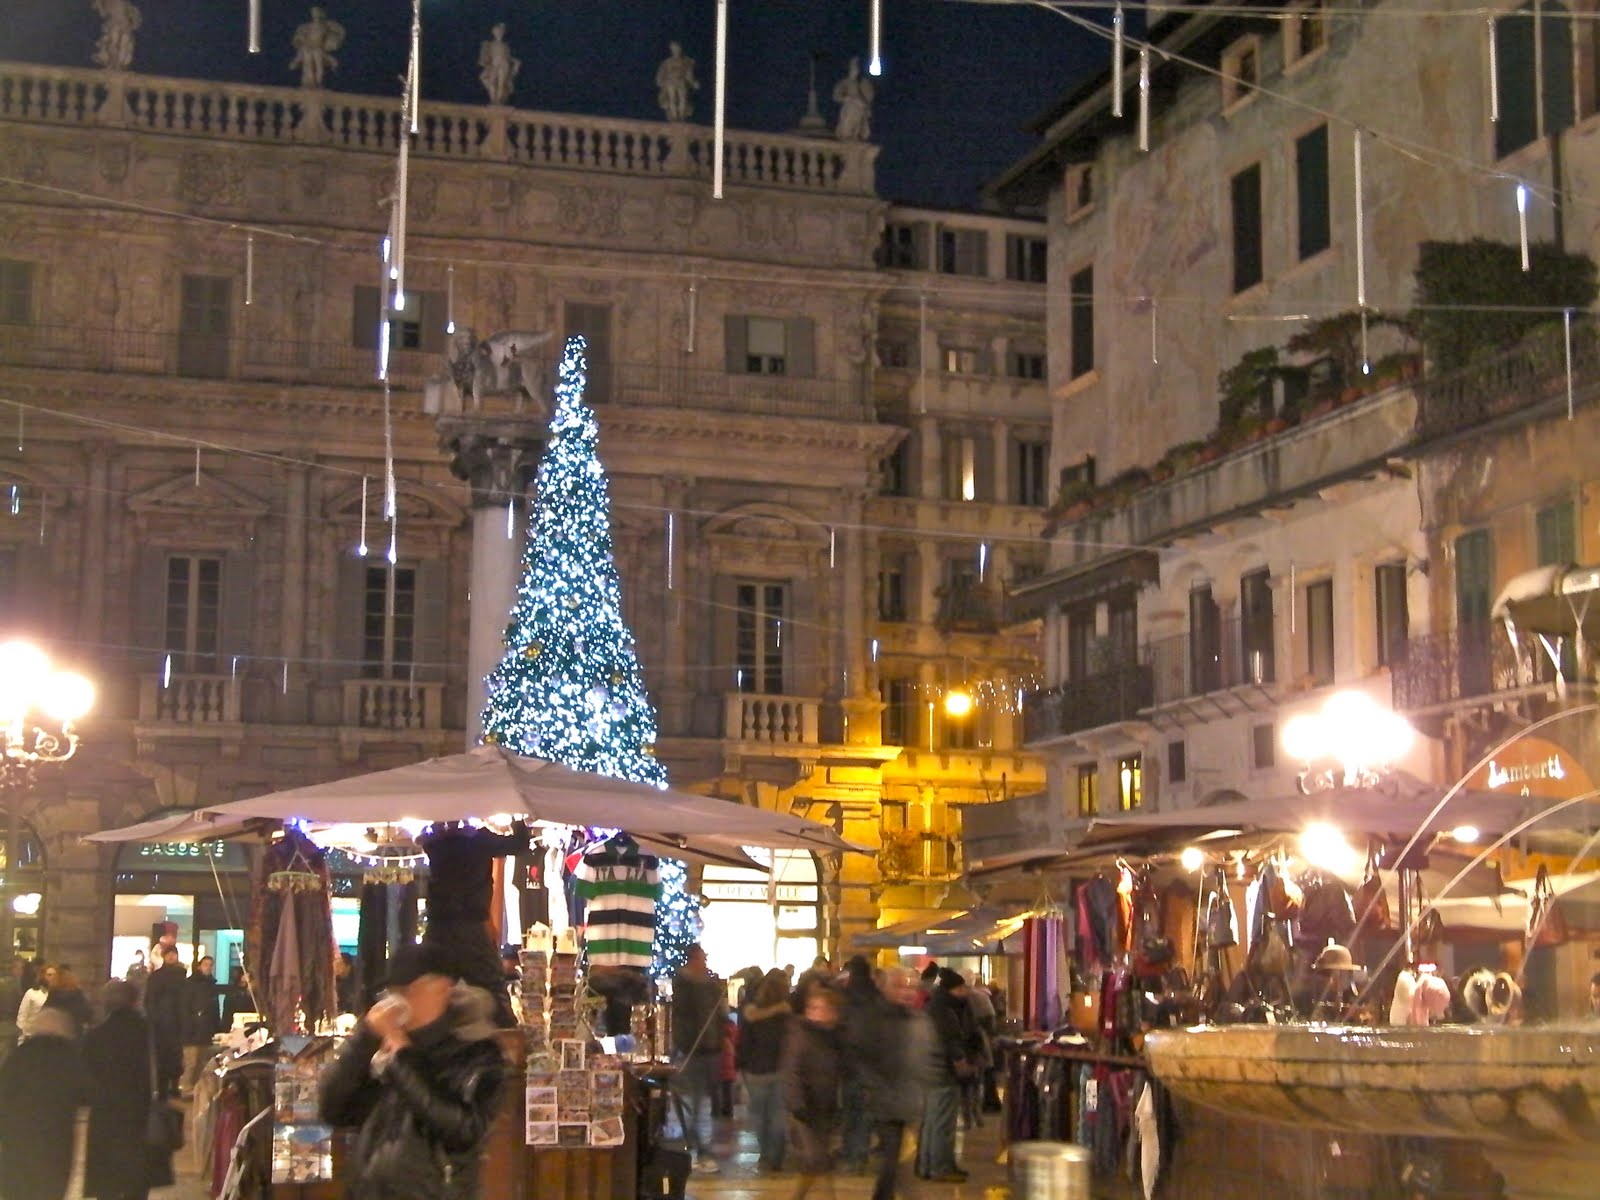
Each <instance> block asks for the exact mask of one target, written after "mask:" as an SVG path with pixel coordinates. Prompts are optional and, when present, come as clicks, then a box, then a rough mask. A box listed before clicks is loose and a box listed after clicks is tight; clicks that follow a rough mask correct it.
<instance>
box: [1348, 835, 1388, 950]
mask: <svg viewBox="0 0 1600 1200" xmlns="http://www.w3.org/2000/svg"><path fill="white" fill-rule="evenodd" d="M1354 908H1355V915H1356V927H1355V932H1354V933H1352V934H1351V935H1350V936H1351V938H1352V939H1355V938H1358V937H1363V936H1365V935H1366V934H1369V933H1388V932H1390V931H1391V930H1393V929H1394V916H1393V914H1392V913H1391V912H1390V911H1389V893H1388V892H1386V891H1384V889H1383V876H1382V875H1380V874H1379V873H1378V856H1377V854H1376V853H1375V852H1374V851H1373V849H1372V848H1371V847H1368V849H1367V870H1366V873H1365V874H1364V875H1363V876H1362V877H1361V886H1360V887H1358V888H1356V898H1355V905H1354Z"/></svg>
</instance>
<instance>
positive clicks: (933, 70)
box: [0, 0, 1107, 208]
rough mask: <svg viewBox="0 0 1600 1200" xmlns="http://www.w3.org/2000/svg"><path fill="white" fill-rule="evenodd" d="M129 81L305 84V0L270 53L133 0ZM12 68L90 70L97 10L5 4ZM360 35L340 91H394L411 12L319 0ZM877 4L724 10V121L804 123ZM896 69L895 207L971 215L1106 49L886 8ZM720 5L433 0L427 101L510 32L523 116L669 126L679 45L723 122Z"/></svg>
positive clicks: (273, 34)
mask: <svg viewBox="0 0 1600 1200" xmlns="http://www.w3.org/2000/svg"><path fill="white" fill-rule="evenodd" d="M137 2H138V3H139V7H140V9H141V10H142V12H143V14H144V27H143V28H142V29H141V30H140V31H139V34H138V41H137V47H138V48H137V50H136V52H135V55H134V61H133V67H134V70H135V71H139V72H143V73H146V74H152V75H172V76H180V77H187V78H211V79H227V80H237V81H247V82H254V83H263V84H280V85H295V84H298V82H299V76H298V73H295V72H291V71H289V69H288V63H289V59H290V58H291V57H292V55H293V51H292V50H291V48H290V39H291V37H292V36H293V32H294V28H295V26H296V25H298V24H299V23H300V22H302V21H303V20H305V18H306V15H307V14H308V13H309V11H310V8H311V5H310V2H309V0H262V10H263V21H262V46H263V52H262V53H261V54H260V55H258V56H251V55H250V54H248V53H247V52H246V47H245V40H246V12H247V7H248V6H247V2H246V0H137ZM0 5H3V7H4V10H5V13H4V18H3V19H0V58H4V59H9V60H22V61H32V62H50V63H60V64H63V65H70V66H83V67H88V66H91V65H92V62H91V59H90V52H91V50H92V49H93V47H94V42H95V38H96V36H97V34H98V31H99V25H100V23H99V19H98V18H97V17H96V16H95V15H94V13H93V12H92V11H91V8H90V4H89V0H0ZM323 7H324V8H326V9H327V11H328V15H329V16H330V17H332V18H333V19H334V20H336V21H339V22H340V23H342V24H343V25H344V26H345V28H346V30H347V31H348V38H347V40H346V42H345V45H344V48H343V49H342V50H340V51H339V52H338V54H337V57H338V59H339V69H338V70H337V71H336V72H334V73H333V75H332V76H331V78H330V86H331V88H333V89H335V90H340V91H354V92H365V93H369V94H380V95H381V94H395V95H398V91H399V84H398V80H397V77H398V76H399V75H400V74H401V73H402V72H403V71H404V69H405V53H406V31H407V29H408V28H409V26H410V8H411V6H410V4H409V3H407V0H324V4H323ZM868 7H869V6H868V0H730V5H729V13H730V17H729V35H728V64H729V65H728V73H729V79H728V124H729V125H730V127H734V128H743V129H755V130H769V131H776V130H785V129H792V128H793V127H794V125H795V124H796V123H797V122H798V120H799V118H800V117H801V115H802V114H803V113H804V111H805V99H806V74H807V57H808V55H809V54H810V53H812V52H815V53H817V54H818V55H820V66H819V70H818V81H817V82H818V91H819V93H820V94H821V96H822V99H823V113H824V115H825V116H827V117H828V118H829V120H830V122H831V119H832V115H833V109H832V105H831V104H830V103H829V101H828V96H829V94H830V93H831V91H832V88H833V84H834V82H835V81H836V80H837V79H838V78H839V77H840V76H841V75H843V74H844V69H845V65H846V63H847V62H848V60H849V58H850V56H851V55H855V54H859V55H860V56H861V57H862V63H863V67H865V63H866V57H867V19H868V18H867V14H868ZM883 7H884V59H885V73H884V76H883V77H882V78H881V79H880V80H878V81H877V82H878V88H879V91H878V100H877V104H876V107H875V110H874V113H873V131H872V132H873V140H874V141H875V142H877V143H878V144H879V145H880V146H882V147H883V152H882V155H881V157H880V158H879V160H878V163H879V175H878V179H879V191H880V192H881V193H882V194H883V195H884V196H885V197H886V198H888V199H891V200H896V201H900V202H904V203H912V204H926V205H931V206H936V207H948V208H968V207H973V206H974V205H975V204H976V203H977V199H978V188H979V186H980V185H981V184H982V183H983V182H984V181H985V180H987V179H990V178H992V177H994V176H995V175H997V174H998V173H999V172H1000V171H1001V170H1003V169H1004V168H1005V167H1006V166H1008V165H1009V164H1010V163H1012V162H1013V161H1014V160H1015V159H1017V158H1018V157H1020V156H1021V155H1023V154H1025V153H1027V151H1028V150H1029V149H1030V148H1031V146H1032V145H1033V144H1034V139H1033V138H1032V137H1030V136H1029V135H1028V134H1025V133H1024V132H1022V126H1023V124H1024V123H1025V122H1026V121H1027V120H1028V119H1029V118H1030V117H1033V116H1034V115H1036V114H1037V113H1039V112H1040V111H1042V110H1043V109H1045V108H1046V107H1048V106H1049V105H1050V104H1051V103H1052V102H1053V101H1054V100H1056V99H1058V98H1059V97H1060V96H1061V95H1062V94H1063V93H1064V92H1066V91H1067V90H1068V89H1069V88H1071V87H1073V86H1075V84H1076V83H1077V82H1078V81H1079V80H1080V79H1081V78H1082V77H1083V74H1084V72H1086V71H1091V70H1094V69H1095V68H1096V67H1097V66H1099V65H1100V64H1101V63H1102V62H1103V61H1104V60H1105V57H1106V54H1107V47H1106V45H1105V44H1104V43H1103V42H1100V41H1099V40H1097V39H1095V38H1093V37H1092V36H1089V35H1086V34H1084V33H1082V32H1080V31H1079V30H1077V29H1075V28H1074V27H1073V26H1072V25H1071V24H1069V23H1068V22H1067V21H1065V20H1063V19H1062V18H1061V17H1059V16H1057V15H1055V14H1053V13H1050V12H1046V11H1044V10H1042V9H1039V8H1034V7H1028V6H1021V5H995V4H965V3H953V2H950V0H884V6H883ZM714 13H715V6H714V4H713V0H424V2H423V82H422V94H423V101H424V103H426V102H427V101H428V100H429V99H433V100H449V101H456V102H466V103H483V102H484V94H483V89H482V87H481V86H480V85H479V83H478V77H477V76H478V70H477V60H478V44H479V42H481V41H482V40H484V39H485V38H486V37H488V34H489V27H490V26H491V25H492V24H493V23H494V22H496V21H504V22H506V24H507V26H508V27H509V32H508V34H507V40H508V41H509V42H510V43H511V45H512V48H513V51H514V53H515V54H516V55H517V57H518V58H520V59H521V60H522V71H521V73H520V74H519V75H518V76H517V84H516V91H515V92H514V93H513V95H512V99H511V102H512V104H513V105H515V106H517V107H520V108H528V109H540V110H546V111H556V112H581V113H590V114H594V115H601V116H614V117H629V118H648V119H657V118H659V117H660V115H661V113H660V109H659V108H658V107H657V106H656V95H655V85H654V79H655V69H656V65H657V63H659V62H660V60H661V59H662V58H664V57H665V56H666V50H667V42H668V41H669V40H672V39H676V40H677V41H679V42H681V43H682V44H683V47H684V51H685V53H687V54H689V55H690V56H691V57H692V58H694V59H695V60H696V63H697V74H698V76H699V79H700V82H701V90H700V92H699V93H697V95H696V106H695V119H696V120H697V121H701V122H703V123H705V124H707V125H709V124H710V123H711V86H712V77H713V74H714V71H713V67H712V58H713V56H712V44H713V28H714Z"/></svg>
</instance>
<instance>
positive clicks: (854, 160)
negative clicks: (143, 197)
mask: <svg viewBox="0 0 1600 1200" xmlns="http://www.w3.org/2000/svg"><path fill="white" fill-rule="evenodd" d="M0 120H9V121H29V122H36V123H44V124H51V125H68V126H75V127H79V128H97V129H120V130H135V131H141V132H149V133H158V134H165V135H168V136H173V137H185V138H196V139H211V140H217V141H227V142H253V143H256V144H279V145H296V146H331V147H335V148H339V149H346V150H365V151H373V152H378V153H392V152H393V151H394V150H396V149H397V147H398V146H399V143H400V133H401V131H400V125H401V121H400V102H399V100H398V99H397V98H394V97H380V96H357V95H351V94H348V93H342V92H325V91H312V90H308V89H305V88H289V87H260V86H254V85H249V84H234V83H220V82H216V81H212V80H199V79H170V78H162V77H158V76H151V75H137V74H130V75H121V74H113V73H108V72H105V71H98V70H82V69H75V68H71V67H54V66H44V65H35V64H28V63H0ZM712 146H713V141H712V133H711V130H710V129H709V128H706V127H704V126H700V125H689V124H684V123H681V122H679V123H668V122H665V121H618V120H610V119H607V118H604V117H588V116H581V115H577V114H572V113H538V112H523V111H517V110H511V109H506V108H489V107H485V106H482V105H470V104H441V103H437V102H435V101H426V102H425V103H424V104H423V106H422V111H421V114H420V116H419V129H418V132H417V135H416V137H415V139H414V146H413V149H412V151H411V153H412V155H413V157H414V158H421V159H442V160H446V161H448V162H451V163H475V164H476V163H485V164H487V163H509V164H520V165H523V166H528V167H534V168H540V169H544V170H556V171H565V172H573V173H582V174H583V175H584V176H586V177H592V176H594V175H596V174H610V175H631V176H639V177H646V178H668V179H671V178H677V179H695V180H709V179H710V178H711V168H712V164H713V154H712ZM877 155H878V147H876V146H874V145H871V144H869V143H866V142H840V141H837V140H835V139H834V138H832V137H816V138H814V137H804V136H800V135H796V134H782V133H773V134H768V133H750V132H742V131H738V130H729V131H728V133H727V136H726V138H725V139H724V142H723V172H724V177H725V179H726V181H727V183H728V184H729V185H730V186H733V187H741V186H742V187H760V188H781V189H785V190H789V191H803V192H820V193H824V194H832V195H846V196H860V197H867V198H875V193H876V183H875V180H874V166H875V163H876V160H877Z"/></svg>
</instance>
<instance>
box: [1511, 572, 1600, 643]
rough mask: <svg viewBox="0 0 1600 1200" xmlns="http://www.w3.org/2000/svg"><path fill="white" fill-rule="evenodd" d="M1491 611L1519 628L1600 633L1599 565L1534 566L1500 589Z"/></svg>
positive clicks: (1558, 633)
mask: <svg viewBox="0 0 1600 1200" xmlns="http://www.w3.org/2000/svg"><path fill="white" fill-rule="evenodd" d="M1491 615H1492V616H1493V618H1494V619H1495V620H1496V621H1510V622H1511V623H1512V624H1514V625H1515V626H1516V627H1517V628H1518V629H1519V630H1524V631H1526V632H1529V633H1542V634H1546V635H1549V636H1559V637H1572V636H1573V635H1574V634H1576V633H1577V632H1578V630H1580V629H1581V630H1582V631H1583V633H1584V636H1585V637H1588V638H1595V637H1597V636H1600V567H1578V566H1573V565H1571V564H1570V563H1564V564H1561V565H1557V566H1546V567H1535V568H1534V569H1533V570H1531V571H1524V572H1522V574H1520V575H1516V576H1513V577H1512V579H1511V581H1510V582H1509V583H1507V584H1506V585H1505V587H1503V588H1501V589H1500V595H1499V596H1497V597H1496V598H1495V602H1494V608H1493V609H1492V610H1491Z"/></svg>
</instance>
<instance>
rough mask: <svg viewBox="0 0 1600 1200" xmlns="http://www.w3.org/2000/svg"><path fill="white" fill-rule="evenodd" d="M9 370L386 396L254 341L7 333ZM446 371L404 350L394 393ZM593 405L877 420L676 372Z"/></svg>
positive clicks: (342, 351)
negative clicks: (353, 390) (310, 387)
mask: <svg viewBox="0 0 1600 1200" xmlns="http://www.w3.org/2000/svg"><path fill="white" fill-rule="evenodd" d="M0 365H4V366H18V367H42V368H47V369H49V368H56V369H61V370H71V371H103V372H115V373H117V374H128V375H168V376H177V377H179V378H189V379H230V380H243V381H252V382H260V383H272V384H285V383H300V384H320V385H323V386H336V387H377V386H378V385H377V383H376V367H377V356H376V353H375V352H374V351H372V350H368V349H364V348H362V347H359V346H355V345H352V344H350V343H349V342H306V341H281V340H276V341H275V340H273V339H270V338H263V337H257V336H255V335H254V334H252V335H251V336H249V337H246V336H244V335H243V334H240V335H237V336H220V337H207V338H195V337H190V336H185V335H183V334H179V333H168V332H159V331H158V332H147V331H143V330H132V329H96V328H89V327H83V326H62V325H18V326H8V327H7V329H6V334H5V337H4V338H0ZM443 369H444V360H443V357H442V356H441V355H438V354H425V353H423V352H421V351H417V350H397V351H396V352H395V353H394V355H393V356H392V358H391V360H390V372H389V373H390V378H391V380H392V382H393V384H394V386H395V387H397V388H403V389H410V390H419V389H420V388H421V387H422V384H423V381H424V380H425V379H427V378H428V377H429V376H432V375H437V374H439V373H440V372H442V371H443ZM525 370H527V371H529V372H530V374H531V373H534V372H535V371H536V372H537V375H538V377H539V378H540V379H543V380H545V381H553V380H554V379H555V377H556V360H555V358H554V357H553V355H546V356H544V357H543V358H541V360H539V361H538V364H537V367H534V366H532V365H530V366H529V367H527V368H525ZM588 399H589V401H590V403H592V404H596V405H599V406H601V407H607V406H612V405H614V406H617V407H627V408H676V409H688V410H693V411H716V412H728V413H736V414H739V415H748V416H770V417H795V418H802V419H812V420H829V421H852V422H854V421H872V420H874V419H875V418H874V411H873V406H872V401H871V397H870V394H869V392H868V389H867V388H866V387H865V386H864V385H863V384H862V383H860V382H859V381H845V380H837V379H814V378H813V379H806V378H800V377H795V376H772V375H743V374H737V373H733V372H728V371H706V370H690V369H687V368H682V367H678V366H676V365H674V364H670V363H643V362H637V363H636V362H626V363H615V362H613V363H594V364H591V366H590V371H589V391H588Z"/></svg>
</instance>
